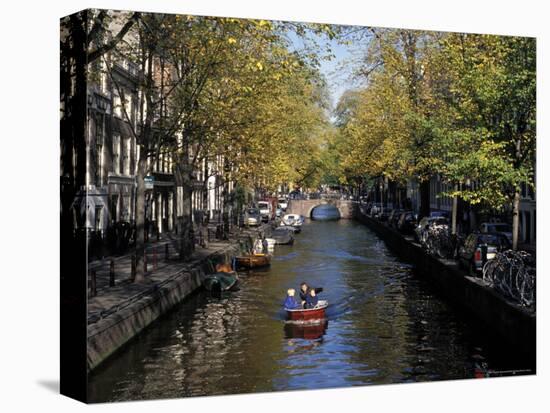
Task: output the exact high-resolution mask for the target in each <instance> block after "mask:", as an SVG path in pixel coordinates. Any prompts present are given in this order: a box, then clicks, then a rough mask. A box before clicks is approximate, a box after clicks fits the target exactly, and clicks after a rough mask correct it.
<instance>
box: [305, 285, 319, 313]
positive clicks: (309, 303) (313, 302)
mask: <svg viewBox="0 0 550 413" xmlns="http://www.w3.org/2000/svg"><path fill="white" fill-rule="evenodd" d="M318 303H319V298H318V297H317V294H315V288H312V289H311V290H309V294H308V295H307V296H306V307H305V308H315V307H316V306H317V304H318Z"/></svg>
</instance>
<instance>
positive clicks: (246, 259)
mask: <svg viewBox="0 0 550 413" xmlns="http://www.w3.org/2000/svg"><path fill="white" fill-rule="evenodd" d="M235 260H236V262H237V266H239V267H244V268H258V267H267V266H268V265H270V264H271V255H269V254H248V255H241V256H238V257H235Z"/></svg>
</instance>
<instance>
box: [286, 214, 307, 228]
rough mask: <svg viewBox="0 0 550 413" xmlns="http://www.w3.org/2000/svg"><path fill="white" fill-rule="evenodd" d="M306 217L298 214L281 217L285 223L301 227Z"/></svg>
mask: <svg viewBox="0 0 550 413" xmlns="http://www.w3.org/2000/svg"><path fill="white" fill-rule="evenodd" d="M304 221H305V220H304V217H303V216H301V215H298V214H286V215H285V216H283V218H282V219H281V223H282V224H283V225H287V226H291V227H295V228H300V227H301V226H302V224H303V223H304Z"/></svg>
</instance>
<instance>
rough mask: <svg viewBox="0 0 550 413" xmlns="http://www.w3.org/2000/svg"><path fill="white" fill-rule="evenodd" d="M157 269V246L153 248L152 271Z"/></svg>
mask: <svg viewBox="0 0 550 413" xmlns="http://www.w3.org/2000/svg"><path fill="white" fill-rule="evenodd" d="M156 269H157V247H156V246H155V247H154V248H153V271H155V270H156Z"/></svg>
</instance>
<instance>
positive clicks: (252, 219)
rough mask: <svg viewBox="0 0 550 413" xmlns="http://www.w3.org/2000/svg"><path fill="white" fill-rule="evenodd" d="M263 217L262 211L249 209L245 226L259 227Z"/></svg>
mask: <svg viewBox="0 0 550 413" xmlns="http://www.w3.org/2000/svg"><path fill="white" fill-rule="evenodd" d="M260 221H261V216H260V211H259V210H258V209H257V208H248V209H247V210H246V218H245V221H244V223H245V225H247V226H249V227H250V226H257V225H260Z"/></svg>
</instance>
